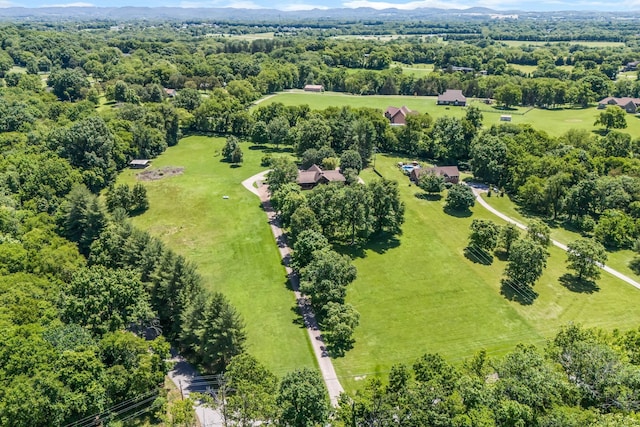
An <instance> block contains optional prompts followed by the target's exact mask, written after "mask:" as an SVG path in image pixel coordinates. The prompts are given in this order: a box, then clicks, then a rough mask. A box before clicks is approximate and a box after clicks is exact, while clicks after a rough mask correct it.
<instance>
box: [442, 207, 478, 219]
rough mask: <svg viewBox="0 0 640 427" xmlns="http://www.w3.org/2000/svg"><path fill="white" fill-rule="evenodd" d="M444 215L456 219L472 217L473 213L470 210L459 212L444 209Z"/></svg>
mask: <svg viewBox="0 0 640 427" xmlns="http://www.w3.org/2000/svg"><path fill="white" fill-rule="evenodd" d="M444 213H446V214H447V215H450V216H453V217H456V218H469V217H470V216H471V215H472V212H471V211H470V210H469V209H465V210H463V211H458V210H454V209H450V208H444Z"/></svg>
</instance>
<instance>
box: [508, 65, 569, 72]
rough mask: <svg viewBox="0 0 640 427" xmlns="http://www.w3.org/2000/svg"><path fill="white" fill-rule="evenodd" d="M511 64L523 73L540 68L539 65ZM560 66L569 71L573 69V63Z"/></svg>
mask: <svg viewBox="0 0 640 427" xmlns="http://www.w3.org/2000/svg"><path fill="white" fill-rule="evenodd" d="M509 65H510V66H511V67H513V68H515V69H516V70H518V71H520V72H523V73H533V72H534V71H535V70H537V69H538V66H537V65H520V64H509ZM558 68H559V69H561V70H565V71H569V72H571V71H572V70H573V66H572V65H561V66H559V67H558Z"/></svg>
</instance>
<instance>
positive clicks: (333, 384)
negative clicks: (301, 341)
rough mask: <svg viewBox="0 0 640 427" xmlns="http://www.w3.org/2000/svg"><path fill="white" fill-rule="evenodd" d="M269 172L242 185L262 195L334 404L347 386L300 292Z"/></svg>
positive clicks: (259, 195)
mask: <svg viewBox="0 0 640 427" xmlns="http://www.w3.org/2000/svg"><path fill="white" fill-rule="evenodd" d="M268 172H269V171H264V172H261V173H259V174H257V175H254V176H252V177H251V178H248V179H246V180H244V181H243V182H242V185H243V186H244V187H245V188H246V189H247V190H249V191H251V192H252V193H253V194H255V195H257V196H258V197H260V201H261V202H262V208H263V209H264V211H265V212H266V214H267V218H268V220H269V225H271V232H272V233H273V237H274V238H275V239H276V243H277V244H278V250H279V251H280V257H281V258H282V261H283V264H284V266H285V269H286V272H287V277H288V278H289V282H290V283H291V288H292V289H293V292H294V293H295V296H296V301H297V302H298V307H299V308H300V314H301V315H302V318H303V319H304V324H305V326H306V327H307V333H308V334H309V340H310V341H311V346H312V347H313V353H314V354H315V356H316V360H317V361H318V366H319V367H320V373H321V374H322V379H323V380H324V383H325V385H326V387H327V391H328V392H329V398H330V399H331V404H332V405H333V406H337V405H338V398H339V397H340V394H341V393H342V392H343V391H344V389H343V388H342V385H341V384H340V381H339V380H338V376H337V375H336V371H335V369H334V368H333V363H332V362H331V358H330V357H329V355H328V354H327V350H326V348H325V345H324V341H323V340H322V334H321V332H320V328H319V326H318V322H317V320H316V317H315V314H314V313H313V310H312V308H311V305H310V303H309V301H308V299H307V298H306V297H304V296H303V295H302V294H301V293H300V283H299V279H298V275H297V274H296V273H295V271H293V270H292V269H291V268H290V267H289V260H290V259H291V249H290V248H289V246H288V245H287V238H286V236H285V235H284V232H283V231H282V228H281V227H280V223H279V221H278V218H277V217H276V213H275V211H274V210H273V208H272V207H271V203H270V202H269V192H268V190H267V186H266V185H265V184H264V181H265V179H266V175H267V173H268ZM254 183H255V184H257V187H256V186H254Z"/></svg>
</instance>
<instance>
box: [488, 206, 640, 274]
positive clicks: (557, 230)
mask: <svg viewBox="0 0 640 427" xmlns="http://www.w3.org/2000/svg"><path fill="white" fill-rule="evenodd" d="M484 199H485V200H486V201H487V202H488V203H489V204H490V205H491V206H493V207H494V208H496V209H497V210H499V211H500V212H502V213H504V214H505V215H508V216H509V217H511V218H513V219H515V220H516V221H519V222H522V223H524V224H526V223H527V222H529V221H530V220H531V219H532V218H533V217H532V216H531V215H528V214H527V213H526V212H523V210H522V209H520V208H519V207H518V206H517V205H516V204H515V203H514V202H513V201H511V199H509V198H508V197H486V196H485V197H484ZM547 223H548V224H549V226H550V227H551V237H552V238H553V239H554V240H557V241H558V242H560V243H564V244H565V245H566V244H567V243H570V242H572V241H574V240H578V239H581V238H583V236H582V235H580V233H577V232H574V231H571V230H568V229H566V228H564V227H562V226H561V224H554V223H553V222H551V221H548V222H547ZM608 256H609V260H608V261H607V265H608V266H609V267H611V268H614V269H616V270H618V271H619V272H621V273H623V274H626V275H627V276H629V277H631V278H633V279H634V280H640V277H638V275H636V274H635V273H634V272H633V271H632V270H631V269H630V268H629V262H630V261H631V260H632V259H633V258H634V256H635V253H634V252H633V251H632V250H630V249H621V250H617V251H609V253H608Z"/></svg>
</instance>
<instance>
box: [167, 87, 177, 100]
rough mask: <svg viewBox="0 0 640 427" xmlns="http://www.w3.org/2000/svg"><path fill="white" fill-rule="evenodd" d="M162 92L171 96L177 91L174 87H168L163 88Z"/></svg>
mask: <svg viewBox="0 0 640 427" xmlns="http://www.w3.org/2000/svg"><path fill="white" fill-rule="evenodd" d="M164 93H165V94H166V95H167V96H168V97H169V98H173V97H175V96H176V95H177V94H178V92H177V91H176V90H175V89H169V88H166V87H165V88H164Z"/></svg>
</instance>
